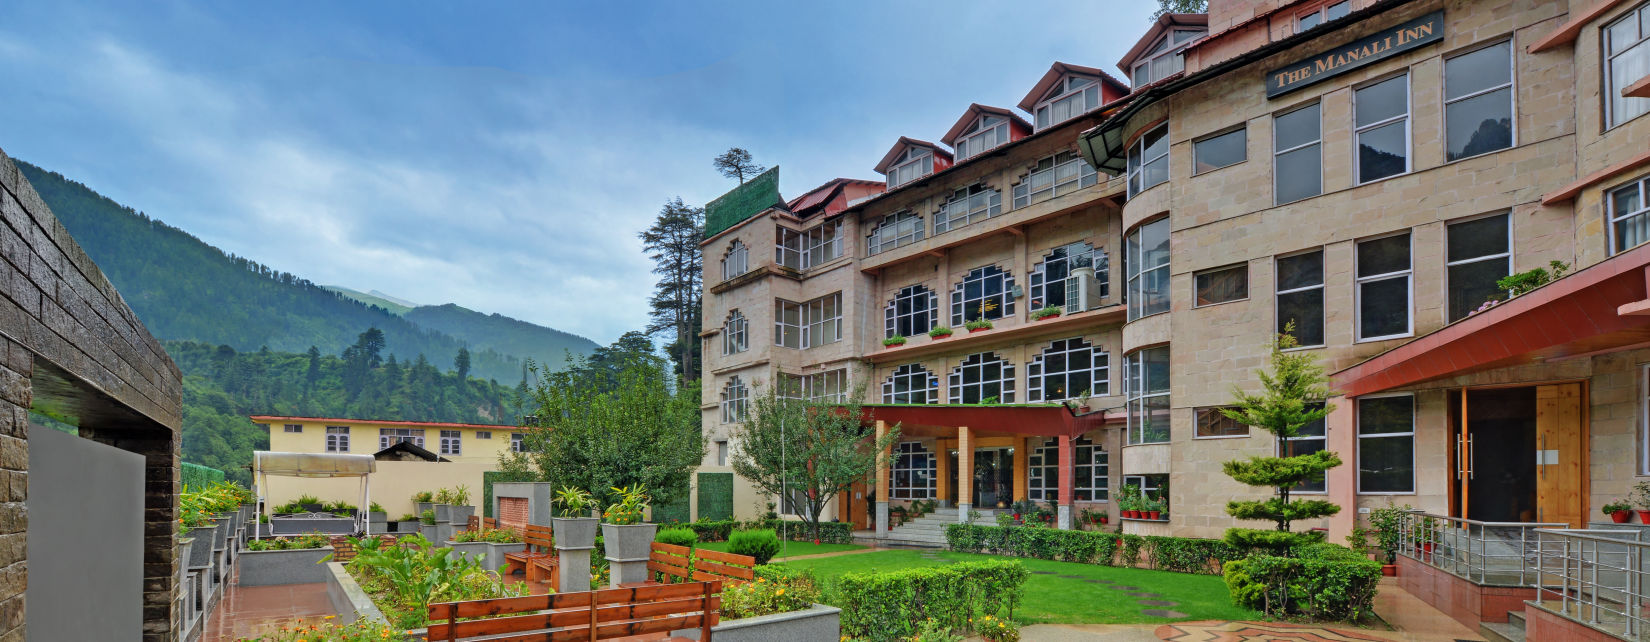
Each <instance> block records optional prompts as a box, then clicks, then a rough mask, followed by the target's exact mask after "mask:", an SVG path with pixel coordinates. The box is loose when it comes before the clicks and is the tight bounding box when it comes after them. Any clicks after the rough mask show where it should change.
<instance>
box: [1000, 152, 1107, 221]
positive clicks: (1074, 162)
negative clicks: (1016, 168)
mask: <svg viewBox="0 0 1650 642" xmlns="http://www.w3.org/2000/svg"><path fill="white" fill-rule="evenodd" d="M1062 156H1064V157H1066V159H1065V160H1060V157H1062ZM1044 161H1047V162H1048V167H1044V168H1042V169H1037V168H1038V167H1041V166H1042V164H1043V162H1044ZM1031 167H1032V169H1031V170H1030V171H1027V172H1026V173H1025V175H1024V176H1021V177H1020V181H1019V182H1018V183H1015V184H1014V186H1013V189H1011V190H1009V191H1010V193H1011V201H1010V205H1009V209H1010V210H1017V209H1020V208H1024V207H1031V206H1032V205H1036V204H1038V203H1041V202H1043V201H1047V200H1050V199H1055V198H1059V197H1061V196H1066V195H1068V194H1071V193H1072V192H1076V191H1080V190H1083V189H1085V188H1089V187H1094V186H1095V185H1099V184H1100V173H1099V172H1097V171H1095V170H1094V168H1093V167H1090V166H1089V163H1088V161H1086V160H1083V157H1082V156H1081V155H1079V154H1074V153H1072V152H1060V153H1057V154H1054V155H1052V156H1044V157H1042V158H1039V159H1037V161H1036V162H1035V163H1032V165H1031ZM1067 167H1075V168H1076V169H1075V170H1074V173H1073V174H1072V176H1071V177H1069V178H1066V179H1065V180H1061V179H1060V172H1061V171H1063V170H1065V168H1067ZM1043 176H1047V177H1048V186H1047V187H1041V188H1038V189H1036V190H1033V189H1032V186H1033V184H1034V183H1036V182H1038V181H1041V180H1043V178H1042V177H1043Z"/></svg>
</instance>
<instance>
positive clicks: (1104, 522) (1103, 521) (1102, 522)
mask: <svg viewBox="0 0 1650 642" xmlns="http://www.w3.org/2000/svg"><path fill="white" fill-rule="evenodd" d="M1110 521H1111V519H1110V518H1106V517H1102V518H1100V523H1101V524H1102V525H1103V524H1106V523H1107V522H1110Z"/></svg>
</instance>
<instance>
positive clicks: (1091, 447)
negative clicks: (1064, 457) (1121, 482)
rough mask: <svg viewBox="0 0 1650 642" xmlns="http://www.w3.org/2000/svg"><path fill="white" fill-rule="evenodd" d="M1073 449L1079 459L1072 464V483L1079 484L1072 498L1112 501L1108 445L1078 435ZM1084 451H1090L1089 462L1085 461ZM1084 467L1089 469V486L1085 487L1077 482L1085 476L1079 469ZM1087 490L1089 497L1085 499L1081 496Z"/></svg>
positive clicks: (1076, 499) (1103, 501)
mask: <svg viewBox="0 0 1650 642" xmlns="http://www.w3.org/2000/svg"><path fill="white" fill-rule="evenodd" d="M1071 451H1072V454H1073V456H1075V457H1076V459H1077V461H1074V462H1072V464H1071V465H1072V468H1073V469H1074V470H1072V471H1071V472H1072V475H1071V477H1072V480H1073V481H1072V483H1073V484H1074V485H1076V486H1077V488H1075V489H1073V491H1074V492H1073V493H1072V499H1073V500H1075V501H1079V502H1083V501H1089V502H1100V503H1105V502H1110V501H1111V453H1110V452H1108V451H1107V450H1106V447H1105V446H1104V445H1103V444H1097V443H1094V442H1092V441H1089V439H1088V438H1087V437H1078V438H1077V439H1075V440H1072V449H1071ZM1084 451H1088V455H1089V459H1088V461H1089V463H1087V464H1084V463H1083V454H1084ZM1084 467H1087V468H1088V469H1089V474H1088V481H1089V486H1088V488H1083V486H1082V485H1081V484H1078V483H1077V480H1081V479H1083V478H1084V476H1083V475H1082V474H1079V471H1080V470H1082V469H1083V468H1084ZM1085 490H1087V491H1088V493H1089V498H1088V499H1083V498H1082V497H1081V495H1082V494H1083V491H1085Z"/></svg>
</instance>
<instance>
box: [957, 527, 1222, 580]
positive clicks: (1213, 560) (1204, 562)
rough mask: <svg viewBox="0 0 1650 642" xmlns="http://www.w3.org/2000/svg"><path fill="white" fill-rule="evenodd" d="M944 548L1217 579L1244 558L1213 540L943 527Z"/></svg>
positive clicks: (1044, 529) (1034, 528)
mask: <svg viewBox="0 0 1650 642" xmlns="http://www.w3.org/2000/svg"><path fill="white" fill-rule="evenodd" d="M945 543H946V547H947V548H950V549H951V550H953V551H959V552H963V553H984V552H989V553H996V554H998V555H1013V556H1016V557H1034V558H1037V559H1045V560H1060V561H1065V562H1081V563H1084V564H1102V565H1105V566H1139V565H1141V564H1145V566H1146V568H1151V569H1157V570H1163V571H1176V572H1180V573H1200V574H1205V575H1215V574H1218V573H1220V572H1221V564H1222V563H1224V562H1227V561H1230V560H1235V559H1238V558H1241V557H1243V555H1244V554H1245V551H1240V550H1238V549H1236V548H1233V547H1232V546H1231V545H1229V544H1227V543H1226V542H1223V541H1220V540H1217V539H1198V538H1190V537H1159V536H1156V535H1145V536H1141V535H1120V534H1117V533H1107V532H1102V531H1074V530H1059V529H1054V528H1041V527H1026V526H1010V527H1007V528H1004V527H1001V526H980V525H971V524H950V525H947V526H946V527H945Z"/></svg>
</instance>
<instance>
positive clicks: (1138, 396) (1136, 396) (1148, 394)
mask: <svg viewBox="0 0 1650 642" xmlns="http://www.w3.org/2000/svg"><path fill="white" fill-rule="evenodd" d="M1157 350H1163V351H1164V352H1169V346H1166V345H1164V346H1156V347H1152V348H1142V349H1140V350H1135V351H1134V352H1130V353H1128V354H1126V355H1123V376H1124V378H1125V381H1126V383H1125V384H1124V385H1123V390H1124V399H1125V405H1124V407H1125V408H1126V409H1127V416H1128V419H1127V421H1128V423H1127V424H1126V427H1127V434H1126V435H1125V437H1124V443H1125V444H1127V445H1130V446H1140V445H1146V444H1166V443H1169V442H1171V441H1173V440H1174V428H1173V425H1174V419H1173V416H1174V415H1173V413H1174V405H1173V403H1172V402H1171V403H1170V404H1169V405H1168V407H1167V409H1168V411H1169V415H1168V416H1169V424H1170V425H1169V427H1168V428H1166V429H1165V430H1164V433H1165V435H1164V439H1163V441H1146V440H1145V439H1146V435H1145V430H1144V427H1143V426H1141V425H1140V424H1139V421H1138V420H1139V419H1140V418H1142V417H1148V416H1150V413H1147V412H1145V407H1146V400H1148V399H1155V398H1157V397H1163V398H1164V399H1169V392H1170V390H1171V389H1172V388H1173V385H1170V386H1168V387H1165V388H1164V389H1163V390H1162V391H1160V392H1158V391H1147V390H1144V388H1145V382H1146V381H1148V377H1146V368H1145V359H1144V358H1143V357H1144V356H1145V355H1146V353H1148V352H1153V351H1157ZM1169 354H1170V355H1171V356H1172V354H1173V353H1169ZM1164 363H1170V362H1169V360H1167V359H1166V360H1164ZM1169 368H1171V373H1170V374H1171V377H1172V375H1173V372H1172V368H1173V365H1172V364H1171V365H1169ZM1136 406H1138V407H1139V408H1140V409H1141V411H1140V412H1139V413H1138V415H1139V417H1137V413H1136V412H1135V408H1136ZM1137 432H1138V433H1139V436H1138V437H1136V433H1137Z"/></svg>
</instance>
